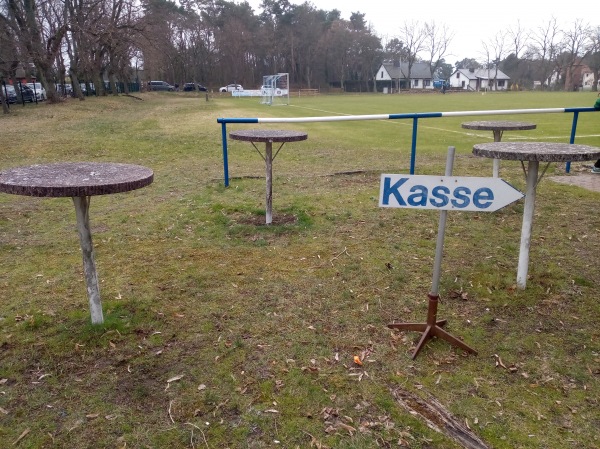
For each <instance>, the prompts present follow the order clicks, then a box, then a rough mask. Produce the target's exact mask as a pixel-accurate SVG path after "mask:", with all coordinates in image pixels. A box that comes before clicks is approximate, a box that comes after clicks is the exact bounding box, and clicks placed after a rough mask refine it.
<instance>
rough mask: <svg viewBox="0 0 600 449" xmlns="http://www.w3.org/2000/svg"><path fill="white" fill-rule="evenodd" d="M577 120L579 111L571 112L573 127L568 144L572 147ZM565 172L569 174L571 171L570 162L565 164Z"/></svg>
mask: <svg viewBox="0 0 600 449" xmlns="http://www.w3.org/2000/svg"><path fill="white" fill-rule="evenodd" d="M578 118H579V111H575V112H573V125H572V126H571V139H570V140H569V143H570V144H571V145H573V144H574V143H575V132H576V131H577V120H578ZM565 171H566V172H567V173H569V172H570V171H571V161H569V162H567V166H566V167H565Z"/></svg>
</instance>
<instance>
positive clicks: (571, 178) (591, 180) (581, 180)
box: [549, 171, 600, 192]
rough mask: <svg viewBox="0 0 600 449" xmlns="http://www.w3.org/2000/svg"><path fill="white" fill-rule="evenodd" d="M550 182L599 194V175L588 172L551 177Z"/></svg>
mask: <svg viewBox="0 0 600 449" xmlns="http://www.w3.org/2000/svg"><path fill="white" fill-rule="evenodd" d="M549 179H550V180H551V181H554V182H558V183H560V184H567V185H570V186H578V187H583V188H584V189H588V190H591V191H593V192H600V174H598V173H591V172H589V171H586V172H581V173H575V174H573V175H565V176H551V177H550V178H549Z"/></svg>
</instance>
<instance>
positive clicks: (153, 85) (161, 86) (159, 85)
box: [148, 81, 175, 92]
mask: <svg viewBox="0 0 600 449" xmlns="http://www.w3.org/2000/svg"><path fill="white" fill-rule="evenodd" d="M148 90H153V91H154V90H155V91H158V90H166V91H169V92H173V91H174V90H175V86H171V85H170V84H169V83H167V82H166V81H149V82H148Z"/></svg>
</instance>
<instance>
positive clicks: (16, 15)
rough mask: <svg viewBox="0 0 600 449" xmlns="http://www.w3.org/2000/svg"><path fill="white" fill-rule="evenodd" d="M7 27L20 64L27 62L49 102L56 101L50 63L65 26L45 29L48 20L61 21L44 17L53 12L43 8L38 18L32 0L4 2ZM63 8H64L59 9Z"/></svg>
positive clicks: (58, 16) (37, 9) (51, 64)
mask: <svg viewBox="0 0 600 449" xmlns="http://www.w3.org/2000/svg"><path fill="white" fill-rule="evenodd" d="M6 5H7V8H6V13H7V15H6V19H7V24H8V26H10V27H11V28H12V30H13V32H14V35H15V38H16V40H17V45H18V47H19V50H20V56H21V59H22V61H31V62H33V64H34V65H35V68H36V75H37V79H38V81H39V82H40V83H42V85H43V86H44V88H45V89H46V93H47V95H48V99H49V100H50V101H52V102H54V101H57V100H58V95H57V94H56V91H55V89H54V84H53V83H50V82H49V81H50V80H52V79H53V63H54V60H55V58H56V54H57V53H58V52H59V50H60V47H61V41H62V38H63V36H64V35H65V33H66V31H67V26H66V24H65V23H60V22H59V24H57V25H56V24H55V25H53V26H48V24H49V23H50V22H51V21H52V20H62V17H63V15H62V14H60V13H59V14H57V15H53V16H52V17H46V15H45V14H50V13H51V12H53V11H54V9H52V8H45V6H46V5H47V4H46V3H43V4H42V5H43V6H44V8H45V9H44V12H45V14H40V11H39V5H38V3H36V1H35V0H6ZM63 8H64V5H63Z"/></svg>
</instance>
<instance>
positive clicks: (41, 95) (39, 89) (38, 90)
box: [26, 83, 47, 101]
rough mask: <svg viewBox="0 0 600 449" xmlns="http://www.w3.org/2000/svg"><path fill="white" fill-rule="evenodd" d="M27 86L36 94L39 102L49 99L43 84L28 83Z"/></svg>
mask: <svg viewBox="0 0 600 449" xmlns="http://www.w3.org/2000/svg"><path fill="white" fill-rule="evenodd" d="M26 86H27V87H29V88H31V90H32V91H33V92H34V94H35V96H36V99H37V101H44V100H45V99H46V98H47V97H46V89H44V87H43V86H42V83H27V84H26Z"/></svg>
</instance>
